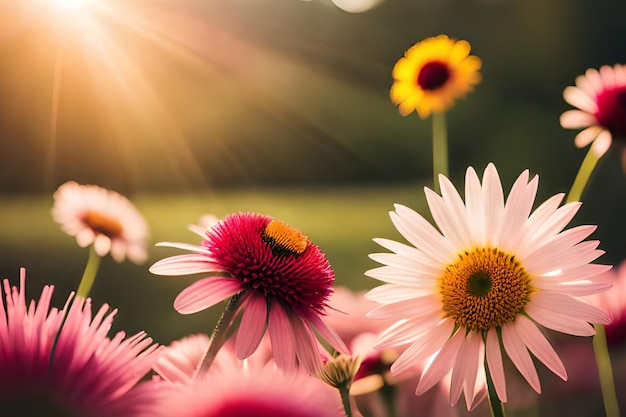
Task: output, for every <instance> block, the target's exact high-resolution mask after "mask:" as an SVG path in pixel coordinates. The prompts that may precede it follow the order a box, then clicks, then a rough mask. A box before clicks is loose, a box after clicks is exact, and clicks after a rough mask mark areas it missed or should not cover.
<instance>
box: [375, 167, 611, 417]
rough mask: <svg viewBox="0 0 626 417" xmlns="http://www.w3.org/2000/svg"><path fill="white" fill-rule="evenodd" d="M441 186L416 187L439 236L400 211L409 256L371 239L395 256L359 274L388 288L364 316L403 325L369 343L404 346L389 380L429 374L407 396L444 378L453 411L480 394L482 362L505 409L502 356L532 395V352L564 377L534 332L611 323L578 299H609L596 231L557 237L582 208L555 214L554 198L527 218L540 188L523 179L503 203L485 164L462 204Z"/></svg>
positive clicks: (446, 184) (586, 330)
mask: <svg viewBox="0 0 626 417" xmlns="http://www.w3.org/2000/svg"><path fill="white" fill-rule="evenodd" d="M439 182H440V185H441V190H442V195H441V196H440V195H438V194H436V193H435V192H433V191H432V190H430V189H428V188H426V189H425V193H426V199H427V201H428V205H429V207H430V210H431V213H432V216H433V218H434V220H435V223H436V225H437V227H434V226H433V225H432V224H431V223H430V222H428V221H427V220H426V219H425V218H424V217H422V216H421V215H419V214H418V213H416V212H415V211H413V210H411V209H409V208H407V207H404V206H402V205H399V204H397V205H396V206H395V208H396V211H394V212H391V213H390V215H391V220H392V221H393V223H394V225H395V226H396V228H397V229H398V231H399V232H400V233H401V234H402V235H403V236H404V237H405V238H406V239H407V240H408V241H409V242H410V243H411V245H412V246H410V245H406V244H403V243H400V242H395V241H392V240H388V239H376V242H377V243H378V244H380V245H381V246H383V247H385V248H386V249H388V250H390V251H391V252H392V253H380V254H373V255H370V256H371V258H372V259H374V260H375V261H377V262H380V263H382V264H384V266H382V267H379V268H375V269H372V270H370V271H368V272H367V275H369V276H371V277H373V278H376V279H379V280H381V281H383V282H385V283H386V284H384V285H381V286H379V287H377V288H374V289H373V290H371V291H370V292H369V293H368V295H367V296H368V297H369V298H370V299H372V300H374V301H376V302H378V303H379V304H380V306H378V307H377V308H376V309H374V310H373V311H372V312H371V313H370V315H371V316H373V317H384V318H395V319H398V320H403V321H400V322H399V323H398V324H397V325H395V326H394V327H392V328H390V330H389V331H387V332H385V333H384V334H383V335H382V337H381V338H380V340H379V342H378V344H377V348H379V349H383V348H388V347H394V346H404V347H406V350H404V351H403V352H402V354H401V355H400V357H399V358H398V359H397V360H396V361H395V362H394V364H393V365H392V367H391V371H392V373H394V374H397V373H399V372H402V371H404V370H406V369H410V368H411V367H413V366H415V365H422V364H426V367H425V369H424V371H423V372H422V375H421V378H420V381H419V383H418V386H417V391H416V393H417V394H421V393H424V392H426V391H427V390H428V389H430V388H431V387H433V386H435V385H436V384H437V383H438V382H439V381H440V380H441V379H442V378H444V376H445V375H446V374H448V372H450V371H451V370H452V377H451V382H450V399H451V403H452V404H455V403H456V402H457V401H458V399H459V397H460V395H461V391H463V392H464V394H465V400H466V403H467V405H468V407H470V406H471V404H473V403H474V399H475V398H476V395H477V394H478V392H479V388H480V386H481V384H480V383H477V381H478V380H480V379H483V380H485V378H484V377H485V374H484V373H485V371H484V365H485V363H484V361H485V360H486V361H487V364H488V366H489V369H490V372H491V375H492V378H493V382H494V386H495V389H496V392H497V395H498V398H499V399H500V400H501V401H503V402H505V401H506V400H507V395H506V381H505V374H504V367H503V360H502V356H503V353H506V355H507V356H508V357H509V358H510V359H511V361H512V362H513V364H514V365H515V367H516V368H517V369H518V370H519V371H520V373H521V374H522V375H523V376H524V378H525V379H526V380H527V382H528V383H529V384H530V385H531V386H532V387H533V389H535V391H537V392H541V387H540V383H539V376H538V374H537V370H536V368H535V365H534V363H533V360H532V357H531V355H530V354H531V353H532V354H533V355H534V356H535V357H536V358H537V359H538V360H539V361H540V362H542V363H543V364H544V365H546V366H547V367H548V369H550V370H551V371H552V372H554V373H555V374H556V375H558V376H559V377H561V378H562V379H566V378H567V373H566V371H565V367H564V366H563V364H562V362H561V360H560V359H559V356H558V354H557V353H556V352H555V351H554V349H553V348H552V346H551V345H550V343H549V342H548V340H547V339H546V337H545V336H544V335H543V333H542V332H541V330H540V327H539V326H540V325H541V326H544V327H547V328H549V329H552V330H556V331H559V332H563V333H567V334H573V335H578V336H591V335H593V334H594V333H595V331H594V328H593V326H592V325H591V324H590V323H607V322H608V319H609V318H608V316H607V315H606V314H605V313H603V312H602V311H600V310H599V309H597V308H595V307H593V306H591V305H590V304H588V303H586V302H584V301H582V300H581V299H580V298H579V297H580V296H584V295H589V294H592V293H596V292H601V291H603V290H606V289H607V287H608V286H607V285H606V284H603V283H598V282H594V281H592V280H591V279H590V278H592V277H594V276H596V275H598V274H600V273H602V272H604V271H606V270H607V269H608V268H609V267H608V266H605V265H596V264H591V263H590V262H592V261H593V260H595V259H596V258H598V257H599V256H600V255H602V254H603V251H601V250H598V249H597V246H598V243H599V242H597V241H584V239H585V238H587V237H588V236H589V235H590V234H591V233H593V231H594V230H595V229H596V227H595V226H578V227H574V228H571V229H569V230H565V231H563V228H564V227H565V226H566V225H567V224H568V223H569V222H570V220H571V219H572V218H573V217H574V215H575V213H576V212H577V211H578V208H579V207H580V205H581V203H579V202H575V203H570V204H566V205H564V206H563V207H559V204H560V202H561V201H562V199H563V195H562V194H559V195H556V196H554V197H552V198H550V199H548V200H547V201H546V202H545V203H543V204H542V205H540V206H539V207H538V208H537V209H536V210H535V211H534V212H532V214H531V210H532V208H533V205H534V200H535V195H536V193H537V187H538V178H537V177H535V178H533V179H532V180H530V181H529V174H528V171H525V172H523V173H522V174H521V175H520V176H519V178H518V179H517V180H516V181H515V184H514V185H513V187H512V189H511V192H510V193H509V195H508V198H507V199H506V201H505V199H504V192H503V190H502V184H501V182H500V178H499V176H498V172H497V170H496V168H495V166H493V164H489V165H488V166H487V168H486V170H485V173H484V176H483V179H482V184H481V181H480V180H479V178H478V175H477V174H476V172H475V171H474V169H473V168H471V167H470V168H469V169H468V170H467V173H466V177H465V202H463V200H462V199H461V197H460V195H459V193H458V192H457V191H456V189H455V188H454V186H453V185H452V183H451V182H450V181H449V180H448V179H447V178H446V177H444V176H440V177H439ZM502 347H503V348H504V351H502Z"/></svg>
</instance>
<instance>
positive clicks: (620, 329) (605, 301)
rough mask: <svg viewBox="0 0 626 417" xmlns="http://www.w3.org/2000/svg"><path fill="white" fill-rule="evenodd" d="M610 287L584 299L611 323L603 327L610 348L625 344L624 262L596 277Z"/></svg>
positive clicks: (625, 273)
mask: <svg viewBox="0 0 626 417" xmlns="http://www.w3.org/2000/svg"><path fill="white" fill-rule="evenodd" d="M598 280H599V281H600V282H605V283H606V284H608V285H611V288H610V289H609V290H608V291H605V292H602V293H599V294H593V295H590V296H588V297H585V299H586V300H588V301H589V302H590V303H591V304H593V305H595V306H597V307H598V308H600V309H601V310H603V311H605V312H606V313H607V314H608V315H609V317H610V318H611V322H610V323H607V324H606V325H605V326H604V329H605V331H606V341H607V343H608V344H609V346H611V347H615V346H617V345H620V344H623V343H624V342H626V261H623V262H622V263H621V264H620V265H619V267H618V268H614V269H611V270H610V271H607V272H605V273H604V274H602V275H601V276H599V277H598Z"/></svg>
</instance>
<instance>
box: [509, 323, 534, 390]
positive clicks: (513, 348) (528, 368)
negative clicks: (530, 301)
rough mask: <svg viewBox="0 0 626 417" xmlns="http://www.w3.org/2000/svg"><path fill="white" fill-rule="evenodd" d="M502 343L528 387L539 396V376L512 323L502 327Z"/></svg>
mask: <svg viewBox="0 0 626 417" xmlns="http://www.w3.org/2000/svg"><path fill="white" fill-rule="evenodd" d="M502 343H503V344H504V350H506V353H507V354H508V355H509V358H511V361H512V362H513V363H514V364H515V366H516V367H517V369H518V370H519V371H520V373H521V374H522V375H523V376H524V378H525V379H526V381H528V383H529V384H530V386H531V387H532V388H533V389H534V390H535V391H537V393H539V394H541V384H540V383H539V375H537V370H536V369H535V365H534V363H533V360H532V358H531V357H530V354H529V353H528V349H526V345H525V344H524V342H523V341H522V339H521V338H520V337H519V335H518V334H517V330H516V328H515V325H514V324H513V322H509V323H507V324H505V325H504V326H502Z"/></svg>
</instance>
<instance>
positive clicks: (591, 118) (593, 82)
mask: <svg viewBox="0 0 626 417" xmlns="http://www.w3.org/2000/svg"><path fill="white" fill-rule="evenodd" d="M563 98H564V99H565V101H567V102H568V103H569V104H571V105H572V106H574V107H577V108H578V110H568V111H566V112H565V113H563V114H562V115H561V126H563V127H565V128H569V129H583V130H582V131H581V132H580V133H578V134H577V135H576V138H575V140H574V143H575V144H576V146H577V147H579V148H584V147H585V146H587V145H589V144H590V143H592V142H593V143H592V145H591V149H592V151H593V152H594V153H595V154H596V156H597V157H601V156H602V155H604V154H605V153H606V152H607V151H608V150H609V148H610V147H611V144H613V143H619V144H620V145H622V146H621V150H622V163H623V166H624V167H626V153H625V152H624V151H625V150H626V147H624V146H623V145H624V142H625V141H626V66H623V65H619V64H617V65H614V66H612V67H611V66H608V65H604V66H602V67H600V69H599V70H596V69H593V68H589V69H588V70H587V71H585V74H584V75H580V76H578V77H577V78H576V86H570V87H567V88H565V90H564V91H563Z"/></svg>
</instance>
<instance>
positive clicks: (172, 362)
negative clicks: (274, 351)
mask: <svg viewBox="0 0 626 417" xmlns="http://www.w3.org/2000/svg"><path fill="white" fill-rule="evenodd" d="M231 340H232V339H231ZM209 342H210V338H209V336H207V335H206V334H203V333H199V334H193V335H190V336H187V337H184V338H182V339H179V340H174V341H173V342H172V343H170V344H169V345H168V346H166V347H165V348H164V349H163V352H162V353H161V354H160V355H159V358H158V359H157V361H156V362H155V364H154V366H153V367H152V369H153V370H154V371H155V372H156V373H157V374H158V375H159V376H160V377H161V378H162V379H164V380H166V381H169V382H175V383H183V384H189V383H191V381H192V380H193V378H194V377H195V376H196V373H197V370H198V367H199V366H200V363H201V362H202V358H203V357H204V354H205V353H206V351H207V348H208V347H209ZM230 342H231V341H229V343H226V344H225V345H224V346H223V347H222V348H221V349H220V351H219V352H218V354H217V357H216V358H215V363H214V365H213V367H214V368H218V369H222V370H228V369H233V368H235V367H241V366H249V365H251V364H254V366H258V367H263V366H265V365H266V364H268V363H270V362H271V359H272V356H271V348H270V346H269V340H268V339H267V337H264V338H263V340H262V341H261V344H260V345H259V348H258V349H257V350H256V351H255V352H254V354H253V355H251V356H249V357H248V358H246V359H245V365H244V362H243V361H242V360H240V359H238V358H237V357H236V355H235V348H234V344H233V343H230Z"/></svg>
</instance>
